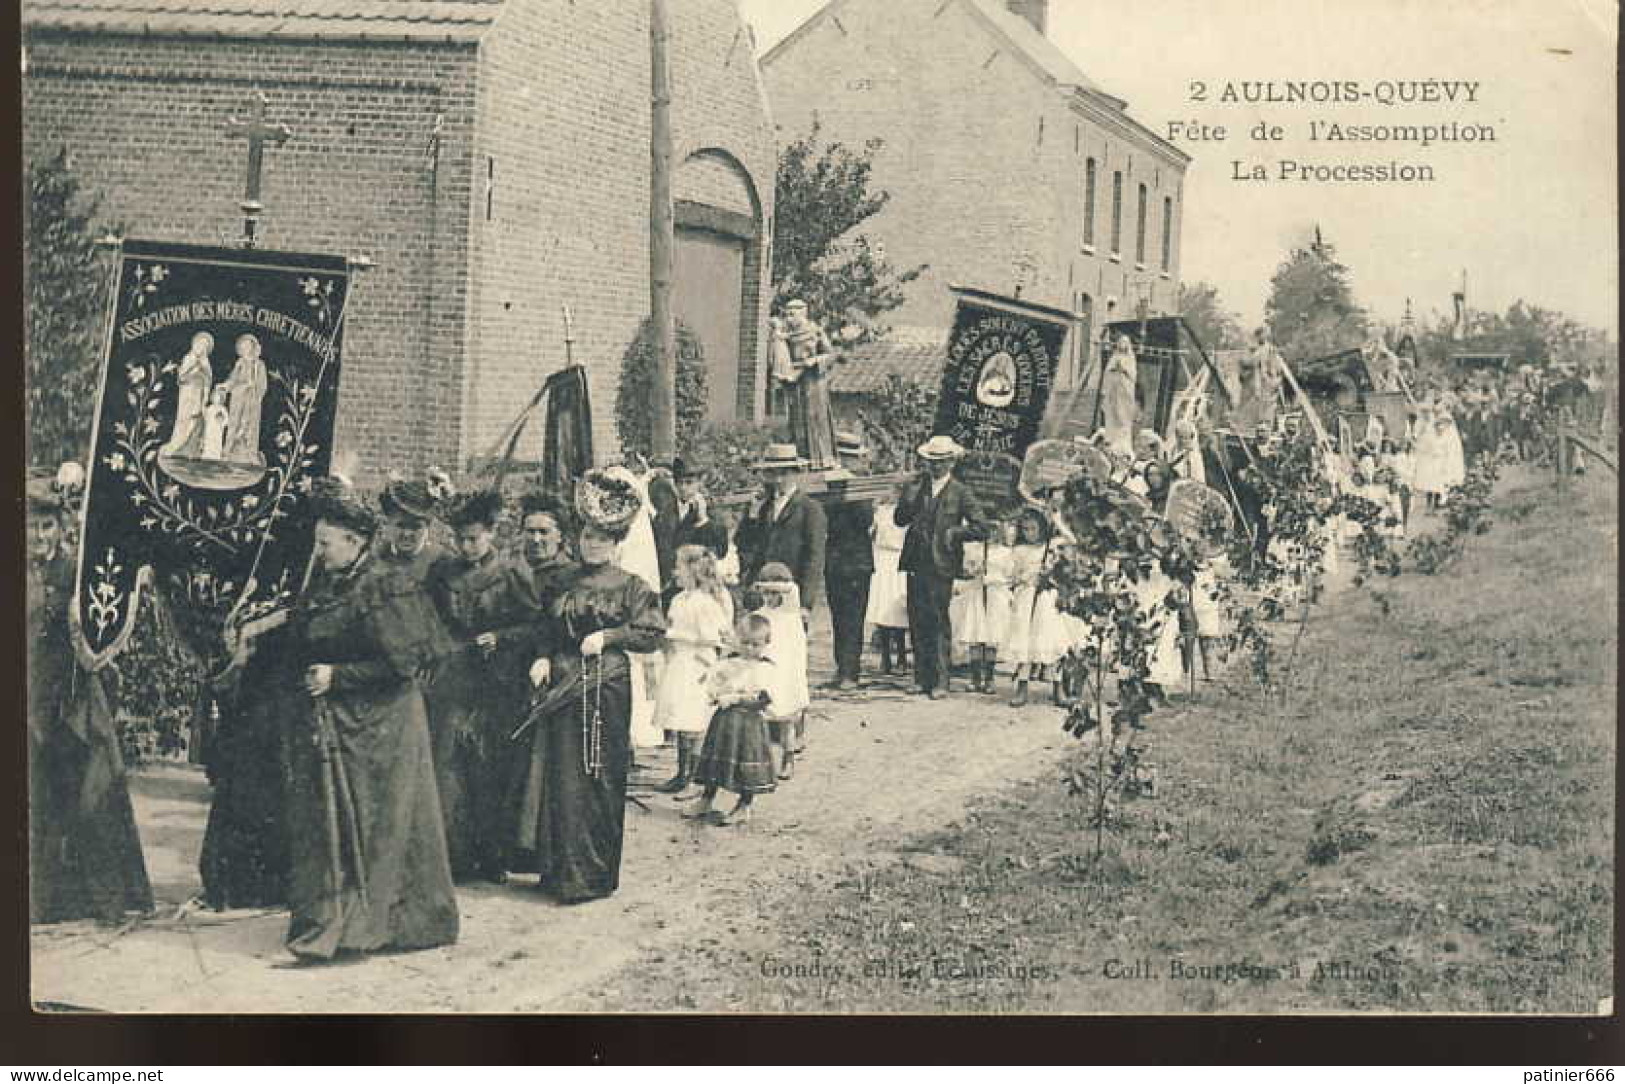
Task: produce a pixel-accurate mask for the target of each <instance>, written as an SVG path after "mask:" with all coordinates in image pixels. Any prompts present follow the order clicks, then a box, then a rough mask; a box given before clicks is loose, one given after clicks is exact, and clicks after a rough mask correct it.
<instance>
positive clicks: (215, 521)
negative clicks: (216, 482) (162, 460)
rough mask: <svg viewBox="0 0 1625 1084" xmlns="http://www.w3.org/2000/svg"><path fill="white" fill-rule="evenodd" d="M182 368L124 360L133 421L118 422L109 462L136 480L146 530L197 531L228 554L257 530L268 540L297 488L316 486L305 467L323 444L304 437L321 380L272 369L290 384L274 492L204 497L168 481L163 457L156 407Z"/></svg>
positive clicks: (269, 469)
mask: <svg viewBox="0 0 1625 1084" xmlns="http://www.w3.org/2000/svg"><path fill="white" fill-rule="evenodd" d="M176 368H177V363H176V362H173V361H170V362H166V363H164V364H162V365H138V364H135V363H133V362H130V363H126V366H125V372H126V376H127V377H128V379H129V387H130V390H129V391H128V392H127V393H126V394H125V400H126V402H127V403H128V404H129V407H130V412H131V413H130V417H129V419H128V420H127V421H119V422H115V423H114V424H113V433H114V437H115V440H114V450H113V451H111V452H109V453H108V454H107V455H106V456H105V457H104V460H103V461H104V462H105V463H106V464H107V466H109V467H111V468H112V469H113V470H114V471H115V472H117V473H118V474H119V475H120V476H121V477H122V478H123V480H124V481H125V482H126V483H127V484H128V485H129V486H130V500H131V501H132V502H133V503H134V504H135V505H136V506H137V507H138V508H140V509H141V510H142V513H143V514H142V517H141V526H142V528H144V529H146V530H153V529H157V530H161V531H163V532H164V533H166V534H173V535H186V534H190V535H194V536H195V537H196V538H197V539H198V540H199V541H201V542H205V543H209V544H212V545H214V546H218V547H220V548H222V549H224V550H226V551H227V552H228V553H235V552H237V551H238V548H239V547H240V546H242V545H246V544H248V543H249V542H251V541H253V540H254V536H255V535H256V534H259V535H260V536H261V539H262V541H263V540H268V539H269V538H270V537H271V527H272V526H273V524H274V523H275V522H276V521H277V520H278V519H280V518H282V517H283V516H285V515H286V514H287V512H286V510H285V507H284V506H285V503H286V502H287V501H289V500H292V499H293V497H294V493H293V490H295V489H297V490H299V491H301V492H308V491H309V488H310V480H309V477H308V475H307V474H306V472H307V471H308V470H309V469H310V467H311V466H312V464H313V462H314V456H315V453H316V451H317V447H316V445H314V444H305V443H303V439H304V434H305V430H306V428H307V426H308V425H309V423H310V419H311V416H312V415H313V413H314V412H315V405H316V397H317V390H318V389H317V386H316V384H315V383H313V382H309V381H304V380H301V379H299V378H298V377H290V376H288V375H286V374H284V373H272V374H271V379H272V380H274V381H275V382H277V383H279V384H281V385H283V386H284V387H285V388H286V389H287V394H286V395H285V396H284V397H283V402H282V409H281V411H280V413H279V416H278V419H277V432H276V437H275V438H274V441H273V443H274V444H275V449H276V450H275V451H274V452H273V454H272V457H271V461H270V462H269V463H268V464H267V466H266V478H268V479H269V480H270V483H271V485H270V489H271V492H270V493H269V494H266V495H264V496H262V494H261V493H259V492H249V493H243V494H240V495H238V496H235V497H233V498H231V499H229V500H227V501H225V502H219V501H209V502H199V501H196V500H194V499H193V498H192V497H191V496H190V495H189V494H188V493H187V491H185V490H183V489H182V487H181V485H180V483H178V482H176V481H174V480H173V479H170V478H169V477H168V475H167V474H165V473H164V470H163V467H162V466H161V465H160V464H159V462H158V455H159V450H160V448H161V446H162V442H161V440H160V439H159V437H158V431H159V428H160V426H159V422H158V419H157V417H156V416H155V415H154V413H153V412H154V411H156V410H157V409H158V404H159V402H160V400H161V398H162V395H163V392H164V390H165V388H166V386H167V383H168V382H167V380H166V376H167V374H169V373H172V372H174V371H175V370H176ZM267 496H268V497H269V500H267V499H266V497H267Z"/></svg>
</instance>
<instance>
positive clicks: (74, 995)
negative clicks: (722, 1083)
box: [32, 629, 1066, 1013]
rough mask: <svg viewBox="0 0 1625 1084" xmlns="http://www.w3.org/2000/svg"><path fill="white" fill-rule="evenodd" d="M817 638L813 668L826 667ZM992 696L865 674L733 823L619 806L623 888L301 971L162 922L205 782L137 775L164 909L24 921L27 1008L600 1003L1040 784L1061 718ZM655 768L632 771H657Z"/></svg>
mask: <svg viewBox="0 0 1625 1084" xmlns="http://www.w3.org/2000/svg"><path fill="white" fill-rule="evenodd" d="M822 631H823V630H818V629H815V638H814V645H813V649H812V654H813V658H814V660H815V663H816V661H817V660H818V659H821V658H822V659H827V658H828V657H829V652H828V650H827V646H825V645H823V644H820V643H819V641H820V640H822V639H823V637H821V636H818V635H817V633H818V632H822ZM824 676H827V675H823V674H819V673H817V672H815V673H814V675H813V677H814V680H815V681H816V680H820V679H821V678H822V677H824ZM1008 691H1009V690H1008V681H1007V680H1001V695H1000V696H998V697H989V696H984V695H980V694H971V693H965V692H960V693H957V694H956V695H954V696H953V697H950V698H949V699H946V700H942V701H935V702H933V701H928V700H925V699H922V698H920V697H917V696H913V695H910V694H909V693H908V692H907V691H906V689H905V687H904V685H903V684H902V683H901V682H900V681H898V682H892V681H885V680H878V681H876V682H875V683H873V684H872V685H871V686H870V687H869V688H868V689H866V690H865V691H863V692H861V693H857V694H851V695H843V696H840V697H837V698H823V699H818V700H815V702H814V705H813V715H812V718H811V719H810V723H809V749H808V753H809V755H808V756H807V758H806V759H805V760H804V761H803V762H802V763H801V764H800V766H799V770H798V773H797V777H796V778H795V780H793V781H792V782H790V783H787V784H785V785H783V786H782V787H781V788H780V790H779V791H778V792H777V793H775V794H772V795H769V796H767V797H765V798H763V799H761V800H760V801H759V802H758V807H757V812H756V817H755V820H754V823H753V824H751V825H750V826H749V827H746V828H713V827H697V826H694V825H693V824H691V823H690V822H688V821H685V820H684V819H683V818H682V817H681V816H680V812H681V811H682V810H683V809H685V808H687V806H686V805H683V804H679V803H677V802H675V801H674V800H673V799H671V798H668V797H665V796H662V795H650V796H648V797H647V799H646V801H647V804H648V807H649V808H648V811H647V812H644V811H642V810H640V809H637V808H632V809H629V810H628V812H627V831H626V851H625V858H624V864H623V867H622V874H621V889H620V891H619V892H618V893H617V894H616V895H615V896H613V897H611V898H610V899H607V900H602V901H597V902H594V903H590V904H586V905H582V906H576V907H561V906H557V905H555V904H553V903H551V902H549V901H548V900H546V899H545V898H544V897H542V896H541V895H539V894H538V893H536V892H535V891H534V890H533V889H532V888H530V887H529V886H527V885H524V884H511V885H505V886H500V887H499V886H481V887H469V888H463V889H460V890H459V893H458V898H459V904H460V907H461V911H462V936H461V938H460V939H459V940H458V942H457V944H455V945H453V946H450V947H447V948H444V949H436V950H430V951H426V952H415V953H405V954H400V955H394V956H374V957H368V958H363V959H359V960H356V961H354V962H342V963H338V964H335V965H331V966H327V967H319V968H288V967H285V966H279V962H280V961H282V960H284V959H285V954H284V953H283V951H282V949H281V939H282V934H283V930H284V927H285V924H286V915H285V914H283V913H280V912H230V913H226V914H212V913H210V912H206V911H205V912H188V913H185V914H179V915H177V906H176V905H177V904H178V903H179V902H181V901H183V900H185V899H186V898H188V897H189V896H190V895H191V894H192V893H193V892H195V891H197V885H196V874H195V869H196V858H197V849H198V846H199V844H200V842H201V836H202V826H203V819H204V816H205V814H206V808H207V806H206V802H207V788H206V786H205V785H204V783H203V782H202V780H201V777H199V776H197V775H196V774H195V773H193V772H190V771H188V770H185V769H179V768H170V769H167V770H161V771H157V772H152V773H144V774H143V775H142V777H141V778H139V779H138V780H137V784H136V788H135V789H136V803H137V815H138V818H139V820H140V822H141V830H142V837H143V841H144V844H145V846H146V849H147V860H148V864H149V868H150V870H151V874H152V877H153V880H154V882H155V888H156V890H157V891H158V894H159V895H160V897H162V898H163V899H164V900H165V902H166V904H167V906H166V907H165V908H163V909H161V910H160V914H159V916H158V917H156V918H154V919H149V920H146V921H143V922H140V923H137V924H135V925H133V926H131V927H129V928H126V929H124V930H113V929H111V928H106V927H102V928H98V927H94V926H90V925H88V924H66V925H62V926H55V927H39V928H36V929H35V930H34V932H33V969H34V970H33V985H32V988H33V993H34V998H35V1000H36V1001H37V1002H48V1003H51V1004H53V1005H60V1006H72V1007H79V1008H84V1009H98V1010H104V1011H114V1012H164V1013H246V1012H299V1013H333V1012H342V1013H374V1012H426V1013H437V1012H495V1013H506V1012H549V1011H562V1010H568V1009H597V1010H600V1011H603V1010H608V1011H613V1010H614V1009H615V1008H616V1005H615V988H614V986H613V984H611V985H609V986H606V985H605V983H606V980H609V979H610V978H611V976H614V975H615V974H616V972H617V970H618V969H620V968H622V967H623V966H624V965H626V964H627V963H629V962H631V961H634V960H639V959H642V960H643V961H645V963H644V965H640V966H647V962H648V961H649V960H650V959H651V958H654V959H656V962H657V963H658V956H659V949H660V947H661V946H663V945H674V944H678V943H681V942H683V941H685V940H700V939H705V938H716V937H726V936H727V935H728V932H729V929H730V927H733V928H735V929H738V928H739V927H740V926H741V925H742V924H747V923H748V924H752V925H756V924H759V923H762V922H769V921H771V915H764V914H763V913H762V909H761V908H760V907H759V906H758V901H760V900H763V899H770V898H772V897H774V896H776V895H780V894H782V893H783V892H784V891H787V890H788V891H794V890H795V886H796V885H797V884H801V883H805V882H806V880H807V879H808V878H814V879H816V878H819V877H821V876H824V875H826V874H830V873H833V872H834V871H837V870H840V869H844V868H848V867H850V866H852V865H853V864H854V863H864V862H869V861H892V860H895V859H896V858H897V857H898V855H897V850H898V849H899V848H900V847H901V846H903V845H904V841H905V839H906V838H907V837H910V836H916V835H918V834H919V833H921V832H928V831H930V830H932V829H934V828H937V827H941V826H943V825H946V824H948V823H950V822H952V821H954V820H956V819H957V818H958V817H959V816H960V815H961V812H962V811H963V809H964V808H965V805H966V802H967V800H968V799H970V798H971V797H973V796H975V795H977V794H979V793H985V792H988V791H991V790H994V789H997V788H999V787H1000V786H1002V785H1003V784H1006V783H1008V782H1011V781H1015V780H1020V779H1028V778H1032V777H1034V776H1037V775H1041V774H1045V773H1047V772H1048V771H1049V770H1050V766H1051V765H1052V764H1053V763H1054V762H1055V759H1056V757H1057V755H1058V751H1059V750H1060V749H1061V748H1062V745H1063V743H1064V741H1065V740H1066V739H1065V736H1064V735H1063V734H1062V733H1061V730H1060V726H1059V720H1060V713H1059V709H1056V708H1053V707H1050V706H1049V705H1047V704H1042V703H1040V704H1034V705H1029V706H1028V707H1026V708H1024V709H1021V710H1019V711H1018V710H1015V709H1011V708H1009V707H1007V706H1005V703H1004V697H1005V696H1007V695H1008ZM661 767H662V766H661V765H659V764H656V765H655V768H656V770H655V771H654V772H652V773H650V774H652V775H657V776H659V777H660V778H664V777H665V774H668V773H667V772H662V771H660V770H659V769H660V768H661ZM624 979H625V976H623V980H624ZM630 979H631V981H635V979H636V976H635V974H632V975H631V976H630ZM742 1007H743V1008H751V1009H757V1010H767V1011H771V1009H772V1006H742ZM672 1008H673V1009H674V1010H681V1008H682V1006H679V1005H674V1006H672Z"/></svg>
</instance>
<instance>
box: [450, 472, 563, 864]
mask: <svg viewBox="0 0 1625 1084" xmlns="http://www.w3.org/2000/svg"><path fill="white" fill-rule="evenodd" d="M501 512H502V497H501V495H500V494H497V493H495V492H490V491H487V492H482V493H473V494H470V495H469V496H468V497H466V498H464V500H463V501H462V502H461V503H460V504H459V505H458V506H457V507H456V508H455V509H453V511H452V513H451V516H450V520H451V527H452V530H453V531H455V532H456V535H457V552H456V553H455V554H453V555H448V556H446V557H443V558H442V559H441V560H440V561H439V562H438V563H437V564H436V565H435V566H434V568H432V569H430V571H429V594H430V596H431V597H432V598H433V599H434V603H435V607H436V609H438V610H439V612H440V618H441V621H442V622H443V623H444V624H445V626H446V631H447V632H449V633H450V634H451V636H452V639H453V640H455V641H456V643H457V646H456V647H455V648H454V649H453V650H452V651H451V653H450V654H449V655H447V656H446V657H445V658H443V659H441V660H440V661H439V662H438V663H437V664H436V666H435V672H434V682H433V684H432V685H431V686H430V687H429V690H428V694H427V696H428V707H429V729H430V734H431V741H432V744H433V748H434V768H435V780H436V782H437V784H438V786H439V789H440V807H441V813H442V815H443V816H444V818H445V824H446V848H447V851H448V853H449V854H450V857H451V875H452V878H453V879H454V880H458V881H462V880H467V879H471V878H475V877H478V878H481V879H483V880H487V881H492V882H495V883H501V882H502V881H503V880H504V879H505V878H506V869H507V866H506V863H507V859H508V852H509V851H510V850H511V849H512V844H513V840H512V838H511V832H512V824H513V821H512V812H511V810H512V798H513V794H514V791H515V788H516V786H517V785H518V783H519V781H520V775H519V772H518V771H517V770H516V769H515V767H514V761H513V758H511V757H509V756H506V755H505V754H506V753H507V748H508V740H507V739H508V736H509V735H510V734H512V733H513V731H514V728H515V727H517V726H518V725H519V722H520V720H521V719H522V718H523V717H524V714H525V706H526V699H527V696H528V692H529V688H528V682H527V681H526V679H525V671H526V668H527V667H528V666H529V664H530V661H531V660H532V659H533V658H535V656H536V650H535V626H536V616H537V615H536V610H535V608H534V601H533V591H532V586H531V578H530V576H529V574H528V572H527V571H526V569H525V568H524V566H523V565H522V564H521V563H520V562H518V561H517V560H512V559H509V558H507V557H504V556H503V555H502V554H500V553H498V552H497V550H496V546H495V534H496V524H497V518H498V516H499V515H500V514H501Z"/></svg>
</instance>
